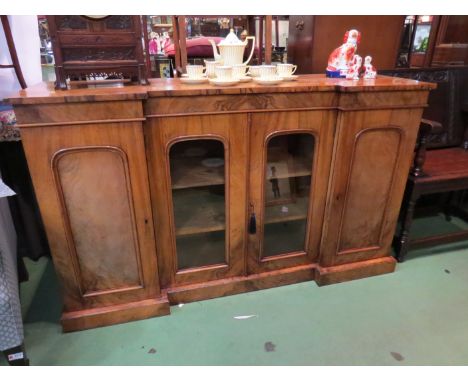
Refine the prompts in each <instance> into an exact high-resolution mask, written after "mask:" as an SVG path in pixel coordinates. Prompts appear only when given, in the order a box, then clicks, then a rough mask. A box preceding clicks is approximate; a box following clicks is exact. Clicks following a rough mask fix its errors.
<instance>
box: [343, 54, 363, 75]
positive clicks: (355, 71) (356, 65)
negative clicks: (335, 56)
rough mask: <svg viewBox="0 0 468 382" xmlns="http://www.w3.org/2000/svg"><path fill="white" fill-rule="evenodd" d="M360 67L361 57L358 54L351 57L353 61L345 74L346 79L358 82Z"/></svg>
mask: <svg viewBox="0 0 468 382" xmlns="http://www.w3.org/2000/svg"><path fill="white" fill-rule="evenodd" d="M361 66H362V57H361V56H360V55H358V54H355V55H354V56H353V60H352V61H351V63H350V65H349V68H348V72H347V73H346V78H347V79H348V80H358V79H359V73H360V72H361Z"/></svg>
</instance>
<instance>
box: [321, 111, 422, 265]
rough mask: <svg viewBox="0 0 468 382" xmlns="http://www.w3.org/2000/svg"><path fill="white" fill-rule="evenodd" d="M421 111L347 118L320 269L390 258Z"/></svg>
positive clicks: (334, 170) (335, 164) (341, 135)
mask: <svg viewBox="0 0 468 382" xmlns="http://www.w3.org/2000/svg"><path fill="white" fill-rule="evenodd" d="M421 113H422V110H421V109H407V110H392V109H390V110H379V111H356V112H343V114H342V115H341V117H340V118H339V121H340V122H339V126H338V130H337V144H336V148H335V158H334V161H333V168H332V173H331V182H330V190H329V196H328V204H327V212H326V216H325V232H324V235H323V240H322V247H321V259H320V265H321V266H324V267H327V266H333V265H341V264H347V263H352V262H358V261H364V260H370V259H375V258H378V257H383V256H387V255H389V254H390V246H391V242H392V238H393V234H394V230H395V226H396V223H397V218H398V213H399V209H400V204H401V200H402V197H403V191H404V188H405V184H406V179H407V176H408V171H409V168H410V163H411V159H412V153H413V148H414V144H415V141H416V135H417V131H418V129H417V126H418V124H419V121H420V118H421Z"/></svg>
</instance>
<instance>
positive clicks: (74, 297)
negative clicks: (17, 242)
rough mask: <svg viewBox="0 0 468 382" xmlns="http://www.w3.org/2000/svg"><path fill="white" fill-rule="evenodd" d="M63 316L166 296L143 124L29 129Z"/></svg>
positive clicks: (31, 156) (27, 134)
mask: <svg viewBox="0 0 468 382" xmlns="http://www.w3.org/2000/svg"><path fill="white" fill-rule="evenodd" d="M22 138H23V144H24V146H25V152H26V154H27V159H28V166H29V168H30V171H31V175H32V178H33V182H34V187H35V190H36V195H37V197H38V201H39V205H40V209H41V213H42V217H43V219H44V223H45V227H46V230H47V235H48V238H49V243H50V245H51V249H52V254H53V258H54V265H55V268H56V270H57V273H58V276H59V278H60V279H61V281H62V286H63V288H64V305H65V311H67V312H70V311H71V312H73V311H78V310H82V309H88V308H95V307H101V306H108V305H114V304H123V303H128V302H134V301H139V300H145V299H150V298H156V297H158V296H159V295H160V288H159V282H158V277H157V264H156V253H155V244H154V231H153V222H152V219H151V216H152V214H151V202H150V195H149V184H148V178H147V170H146V159H145V155H144V143H143V133H142V126H141V123H140V122H126V123H107V124H83V125H71V126H60V125H59V126H44V127H31V128H25V129H23V131H22Z"/></svg>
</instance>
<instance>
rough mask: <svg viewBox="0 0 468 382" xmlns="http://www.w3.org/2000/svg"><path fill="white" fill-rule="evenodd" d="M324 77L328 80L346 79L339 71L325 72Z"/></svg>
mask: <svg viewBox="0 0 468 382" xmlns="http://www.w3.org/2000/svg"><path fill="white" fill-rule="evenodd" d="M325 75H326V76H327V77H329V78H346V76H345V75H342V74H341V72H340V70H325Z"/></svg>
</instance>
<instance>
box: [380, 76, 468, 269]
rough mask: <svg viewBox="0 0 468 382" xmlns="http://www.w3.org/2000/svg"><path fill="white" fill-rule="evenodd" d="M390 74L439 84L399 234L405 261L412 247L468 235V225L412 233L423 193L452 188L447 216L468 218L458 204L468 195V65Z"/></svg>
mask: <svg viewBox="0 0 468 382" xmlns="http://www.w3.org/2000/svg"><path fill="white" fill-rule="evenodd" d="M389 74H392V75H395V76H399V75H400V76H404V77H411V78H415V79H421V80H426V81H427V80H429V81H430V80H432V82H437V83H438V89H437V90H436V91H434V92H433V93H434V94H433V95H431V96H432V98H429V106H428V108H427V110H426V111H425V113H424V115H423V117H425V119H422V121H421V126H420V131H419V137H418V141H417V145H416V150H415V156H414V162H413V166H412V169H411V172H410V174H409V177H408V181H407V186H406V191H405V197H404V200H403V204H402V208H401V213H400V217H401V228H400V229H399V231H398V233H397V237H396V238H395V251H396V258H397V260H398V261H399V262H402V261H404V258H405V255H406V253H407V251H408V249H409V248H410V247H412V248H415V247H422V246H426V245H435V244H442V243H450V242H453V241H458V240H464V239H468V230H465V231H460V232H453V233H447V234H438V235H434V236H428V237H424V238H418V239H414V238H410V232H411V225H412V222H413V216H414V212H415V207H416V203H417V201H418V200H419V198H420V197H421V196H422V195H427V194H435V193H448V194H446V198H444V199H443V200H445V202H444V208H443V212H444V213H445V215H446V219H447V220H450V219H451V216H458V217H460V218H462V219H463V220H466V221H468V213H466V212H465V211H463V209H461V208H459V206H458V205H457V202H458V204H460V202H462V201H463V200H464V198H466V194H467V193H466V191H464V190H467V189H468V126H467V125H468V123H467V122H468V121H467V119H466V116H467V113H468V100H467V99H466V97H468V92H466V91H465V92H464V89H465V88H466V81H467V77H468V76H467V71H466V69H453V68H451V69H433V70H427V69H423V70H406V71H403V73H401V72H400V73H398V72H393V73H389ZM428 118H430V119H428ZM428 148H429V149H430V150H428Z"/></svg>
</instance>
